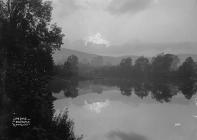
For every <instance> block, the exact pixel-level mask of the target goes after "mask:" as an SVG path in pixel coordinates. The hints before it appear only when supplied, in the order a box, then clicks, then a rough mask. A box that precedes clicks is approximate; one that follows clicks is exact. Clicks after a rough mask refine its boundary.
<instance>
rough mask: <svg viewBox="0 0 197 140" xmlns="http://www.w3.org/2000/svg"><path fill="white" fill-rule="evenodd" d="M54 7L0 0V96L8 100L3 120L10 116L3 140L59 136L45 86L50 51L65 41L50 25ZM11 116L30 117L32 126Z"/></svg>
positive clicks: (34, 1)
mask: <svg viewBox="0 0 197 140" xmlns="http://www.w3.org/2000/svg"><path fill="white" fill-rule="evenodd" d="M51 10H52V7H51V2H48V1H44V2H43V1H42V0H0V45H1V48H0V53H1V83H2V92H1V94H3V95H5V97H6V98H7V99H8V101H9V106H8V105H7V106H5V107H6V109H5V110H7V112H6V113H7V116H6V117H5V118H8V119H10V120H8V125H7V127H5V128H7V131H6V132H9V133H6V134H4V136H6V138H5V137H4V138H5V139H12V140H14V139H17V140H18V139H19V140H26V139H30V140H33V139H38V140H41V139H47V140H48V139H55V140H57V139H58V135H57V136H54V135H53V129H54V126H53V120H52V117H53V104H52V94H51V92H50V91H49V89H48V88H47V87H48V86H47V85H48V81H49V79H50V77H51V74H52V70H53V69H52V68H53V59H52V53H53V51H54V50H56V49H59V48H60V46H61V45H62V38H63V34H62V33H61V29H60V28H59V27H57V25H56V24H51ZM4 101H5V100H4ZM9 107H10V108H9ZM13 114H15V115H14V116H13ZM13 117H27V118H29V119H30V120H31V123H30V126H28V127H27V128H23V127H16V128H15V127H14V126H13V125H12V124H11V121H12V119H13ZM5 122H6V121H5ZM56 123H59V122H56ZM64 126H66V124H65V125H64ZM69 126H70V125H69ZM56 127H57V129H58V130H59V131H57V132H59V135H61V134H60V133H61V131H60V128H59V125H57V126H56ZM71 127H72V126H71ZM66 133H67V134H69V133H71V132H66ZM61 139H62V138H61ZM64 139H75V136H74V135H72V138H71V137H69V138H67V137H66V138H64Z"/></svg>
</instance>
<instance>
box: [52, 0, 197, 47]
mask: <svg viewBox="0 0 197 140" xmlns="http://www.w3.org/2000/svg"><path fill="white" fill-rule="evenodd" d="M53 7H54V10H53V21H55V22H57V23H58V25H59V26H61V27H62V29H63V32H64V33H65V35H66V36H65V38H66V39H68V40H81V39H83V40H86V43H87V42H94V43H96V44H106V45H107V46H109V45H117V44H125V43H130V42H185V41H192V42H197V0H53Z"/></svg>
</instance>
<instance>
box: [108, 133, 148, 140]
mask: <svg viewBox="0 0 197 140" xmlns="http://www.w3.org/2000/svg"><path fill="white" fill-rule="evenodd" d="M107 137H108V138H109V139H111V140H114V138H119V139H120V140H147V138H146V137H144V136H142V135H139V134H135V133H130V134H127V133H124V132H120V131H112V132H110V133H108V134H107Z"/></svg>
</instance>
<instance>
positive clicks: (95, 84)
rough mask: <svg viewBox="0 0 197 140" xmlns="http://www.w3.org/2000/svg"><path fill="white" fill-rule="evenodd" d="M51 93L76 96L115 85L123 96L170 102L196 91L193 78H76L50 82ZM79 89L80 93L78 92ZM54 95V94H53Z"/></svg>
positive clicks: (97, 91)
mask: <svg viewBox="0 0 197 140" xmlns="http://www.w3.org/2000/svg"><path fill="white" fill-rule="evenodd" d="M50 87H51V90H52V92H53V93H56V94H58V93H60V91H63V94H64V97H72V98H74V97H77V96H78V95H79V94H81V93H83V94H87V93H97V94H101V93H102V92H103V91H104V90H107V89H110V87H111V88H113V87H116V88H118V89H119V90H120V93H121V94H122V95H124V96H131V95H132V94H135V95H137V96H138V97H139V98H141V99H143V98H145V97H147V96H149V95H150V96H151V97H152V98H153V99H155V100H156V101H158V102H170V101H171V99H172V97H173V96H175V95H177V94H182V95H184V97H185V98H186V99H191V98H192V96H194V95H195V94H196V92H197V83H196V81H194V80H185V81H181V82H180V81H178V82H170V81H145V82H142V81H129V80H95V81H85V82H78V80H76V79H69V80H64V81H63V80H62V81H61V80H54V81H53V83H52V84H51V86H50ZM79 90H80V93H79ZM54 95H55V94H54Z"/></svg>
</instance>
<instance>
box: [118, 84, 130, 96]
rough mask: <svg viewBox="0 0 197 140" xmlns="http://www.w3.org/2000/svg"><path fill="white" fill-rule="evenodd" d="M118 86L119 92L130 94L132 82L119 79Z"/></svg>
mask: <svg viewBox="0 0 197 140" xmlns="http://www.w3.org/2000/svg"><path fill="white" fill-rule="evenodd" d="M118 84H119V85H118V87H119V88H120V91H121V94H122V95H126V96H130V95H131V93H132V85H131V84H132V83H131V82H129V81H121V82H119V83H118Z"/></svg>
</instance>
